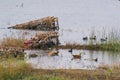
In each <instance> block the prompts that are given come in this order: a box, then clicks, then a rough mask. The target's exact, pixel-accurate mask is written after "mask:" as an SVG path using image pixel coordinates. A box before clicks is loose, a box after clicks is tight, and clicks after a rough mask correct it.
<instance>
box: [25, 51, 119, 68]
mask: <svg viewBox="0 0 120 80" xmlns="http://www.w3.org/2000/svg"><path fill="white" fill-rule="evenodd" d="M26 52H27V63H31V64H32V66H33V67H34V68H38V69H40V68H42V69H96V68H98V67H99V66H102V65H108V66H110V65H115V64H118V63H119V62H120V58H119V57H120V53H117V52H106V51H89V50H73V53H72V54H79V53H81V56H82V57H81V59H72V58H73V56H72V54H71V53H70V52H68V50H67V49H60V50H59V54H58V55H59V56H48V53H49V50H27V51H26ZM30 54H37V55H38V56H37V57H34V58H32V57H29V55H30ZM95 58H97V59H98V61H94V59H95Z"/></svg>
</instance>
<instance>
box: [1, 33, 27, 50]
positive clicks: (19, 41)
mask: <svg viewBox="0 0 120 80" xmlns="http://www.w3.org/2000/svg"><path fill="white" fill-rule="evenodd" d="M25 33H26V32H24V33H23V32H22V31H19V32H18V33H16V34H14V33H12V34H11V35H10V36H5V37H4V38H3V39H2V40H1V41H0V43H1V46H2V47H22V48H23V47H24V41H25V40H26V38H25Z"/></svg>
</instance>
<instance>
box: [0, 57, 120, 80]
mask: <svg viewBox="0 0 120 80" xmlns="http://www.w3.org/2000/svg"><path fill="white" fill-rule="evenodd" d="M119 74H120V67H119V66H117V67H113V68H108V67H106V68H104V69H97V70H75V69H74V70H72V69H69V70H64V69H59V70H45V69H33V68H32V66H31V65H29V64H26V63H25V61H23V60H16V59H14V58H12V59H4V60H1V62H0V79H1V80H119V79H120V75H119Z"/></svg>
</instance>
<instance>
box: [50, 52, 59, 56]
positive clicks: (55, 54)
mask: <svg viewBox="0 0 120 80" xmlns="http://www.w3.org/2000/svg"><path fill="white" fill-rule="evenodd" d="M58 53H59V51H51V52H49V54H48V55H49V56H58Z"/></svg>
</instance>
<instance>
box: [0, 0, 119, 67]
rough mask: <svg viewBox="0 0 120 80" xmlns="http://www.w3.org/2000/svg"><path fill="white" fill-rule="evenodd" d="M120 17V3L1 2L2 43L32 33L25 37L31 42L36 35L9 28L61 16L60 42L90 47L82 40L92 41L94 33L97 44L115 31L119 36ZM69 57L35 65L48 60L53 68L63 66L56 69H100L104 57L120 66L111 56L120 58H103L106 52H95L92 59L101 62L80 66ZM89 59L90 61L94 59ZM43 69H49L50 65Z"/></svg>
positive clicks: (68, 0) (76, 0) (65, 0)
mask: <svg viewBox="0 0 120 80" xmlns="http://www.w3.org/2000/svg"><path fill="white" fill-rule="evenodd" d="M119 14H120V1H118V0H74V1H73V0H7V1H5V0H0V39H3V38H4V37H8V36H15V37H20V36H21V37H23V36H22V34H24V32H28V33H29V34H28V35H24V36H25V37H26V38H30V37H31V36H33V35H34V34H35V33H36V31H30V30H29V31H28V30H8V29H7V27H10V26H13V25H15V24H19V23H24V22H27V21H30V20H34V19H39V18H42V17H46V16H57V17H58V18H59V26H60V30H59V40H60V43H61V44H66V43H79V44H88V43H89V42H86V41H83V40H82V38H83V37H84V36H88V37H89V36H90V35H91V34H92V33H93V32H94V35H96V36H97V41H96V42H99V41H100V38H101V37H106V36H108V34H109V32H110V31H111V30H112V29H114V30H117V31H115V32H119V29H120V15H119ZM18 35H19V36H18ZM60 52H61V54H62V52H63V53H66V50H63V51H62V50H60ZM85 53H88V54H90V52H89V51H85ZM68 54H69V53H68ZM68 54H67V56H68V58H65V59H64V58H63V57H61V58H60V57H54V58H51V57H47V56H45V57H43V58H35V59H31V60H33V62H35V61H34V60H36V59H38V60H39V59H43V60H42V61H46V58H49V65H50V63H52V61H54V59H55V60H58V62H57V63H54V64H55V65H57V64H60V66H58V67H55V68H62V67H65V66H66V67H65V68H70V67H71V68H83V67H82V66H83V65H81V64H82V63H84V65H87V64H90V65H91V64H96V65H95V66H98V65H99V64H100V63H99V61H102V58H104V57H105V58H106V59H103V62H105V63H108V64H109V63H110V62H112V61H114V62H117V60H116V58H117V57H118V56H114V58H115V60H114V59H112V58H113V56H111V57H110V55H117V54H114V53H110V52H105V53H104V54H103V52H102V51H101V52H99V51H98V52H94V51H93V53H91V55H92V54H93V55H92V56H94V55H96V56H95V57H98V58H100V60H99V61H98V62H97V63H96V62H89V61H88V60H84V59H83V60H82V61H78V62H76V61H71V55H70V54H69V55H68ZM98 55H99V56H98ZM87 58H90V56H88V57H87ZM66 59H67V60H66ZM63 63H64V64H63ZM52 64H53V63H52ZM77 64H78V65H77ZM43 65H44V66H46V65H47V64H43ZM62 65H64V66H62ZM67 65H70V66H67ZM74 65H75V66H74ZM51 66H52V65H51ZM53 66H54V65H53ZM38 67H39V66H38ZM47 67H48V66H46V68H47ZM85 68H86V67H85Z"/></svg>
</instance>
